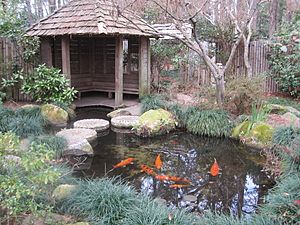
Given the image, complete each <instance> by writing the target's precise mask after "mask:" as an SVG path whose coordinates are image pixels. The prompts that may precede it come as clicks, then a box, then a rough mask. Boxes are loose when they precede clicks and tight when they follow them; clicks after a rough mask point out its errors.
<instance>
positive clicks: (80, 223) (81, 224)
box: [67, 222, 89, 225]
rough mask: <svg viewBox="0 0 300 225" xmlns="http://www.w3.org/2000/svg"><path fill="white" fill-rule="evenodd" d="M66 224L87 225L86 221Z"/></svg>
mask: <svg viewBox="0 0 300 225" xmlns="http://www.w3.org/2000/svg"><path fill="white" fill-rule="evenodd" d="M67 225H89V223H88V222H77V223H68V224H67Z"/></svg>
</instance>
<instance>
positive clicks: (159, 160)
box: [155, 154, 163, 170]
mask: <svg viewBox="0 0 300 225" xmlns="http://www.w3.org/2000/svg"><path fill="white" fill-rule="evenodd" d="M162 164H163V163H162V161H161V158H160V154H158V156H157V157H156V159H155V167H156V168H157V169H159V170H160V168H161V167H162Z"/></svg>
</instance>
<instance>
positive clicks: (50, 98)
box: [22, 65, 77, 104]
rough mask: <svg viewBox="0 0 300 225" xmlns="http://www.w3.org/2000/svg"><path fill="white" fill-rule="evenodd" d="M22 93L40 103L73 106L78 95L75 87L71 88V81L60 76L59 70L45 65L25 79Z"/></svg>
mask: <svg viewBox="0 0 300 225" xmlns="http://www.w3.org/2000/svg"><path fill="white" fill-rule="evenodd" d="M22 91H23V93H25V94H27V95H30V96H32V97H33V99H34V100H35V101H38V102H43V103H49V102H61V103H65V104H71V102H72V101H73V100H74V98H75V95H76V93H77V91H76V90H75V89H74V88H73V87H70V81H69V80H68V79H66V78H65V77H64V76H63V75H62V74H60V70H59V69H56V68H48V67H46V66H45V65H40V66H38V67H37V68H36V69H35V70H34V72H33V73H32V74H31V75H30V76H28V77H27V78H26V79H25V82H24V84H23V86H22Z"/></svg>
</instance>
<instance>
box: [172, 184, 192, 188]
mask: <svg viewBox="0 0 300 225" xmlns="http://www.w3.org/2000/svg"><path fill="white" fill-rule="evenodd" d="M188 186H190V184H171V185H170V186H169V187H170V188H184V187H188Z"/></svg>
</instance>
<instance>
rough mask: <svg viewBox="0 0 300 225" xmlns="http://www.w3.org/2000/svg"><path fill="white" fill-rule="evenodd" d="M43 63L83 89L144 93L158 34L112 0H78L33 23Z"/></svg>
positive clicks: (119, 100)
mask: <svg viewBox="0 0 300 225" xmlns="http://www.w3.org/2000/svg"><path fill="white" fill-rule="evenodd" d="M27 34H28V35H29V36H38V37H40V40H41V61H42V63H46V65H48V66H53V67H57V68H60V69H61V70H62V72H63V74H65V76H66V77H67V78H69V79H70V80H71V85H72V86H73V87H74V88H75V89H77V90H78V91H79V93H81V92H86V91H103V92H108V93H109V94H111V93H115V106H119V105H121V104H122V101H123V93H128V94H139V96H142V95H144V94H147V93H149V91H150V49H149V48H150V43H149V38H150V37H157V36H158V33H157V32H156V31H155V30H154V29H153V28H152V27H151V26H149V25H148V24H147V23H146V22H145V21H144V20H142V19H141V18H139V17H137V16H135V15H134V13H132V12H130V11H128V10H124V11H122V12H119V9H118V8H117V7H116V6H114V5H113V4H112V3H111V2H110V1H108V0H73V1H70V2H69V3H68V4H67V5H65V6H63V7H62V8H60V9H58V10H57V11H55V12H54V13H53V14H51V15H50V16H48V17H46V18H45V19H42V20H41V21H40V22H39V23H37V24H35V25H33V26H32V27H31V28H30V29H29V30H28V31H27Z"/></svg>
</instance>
